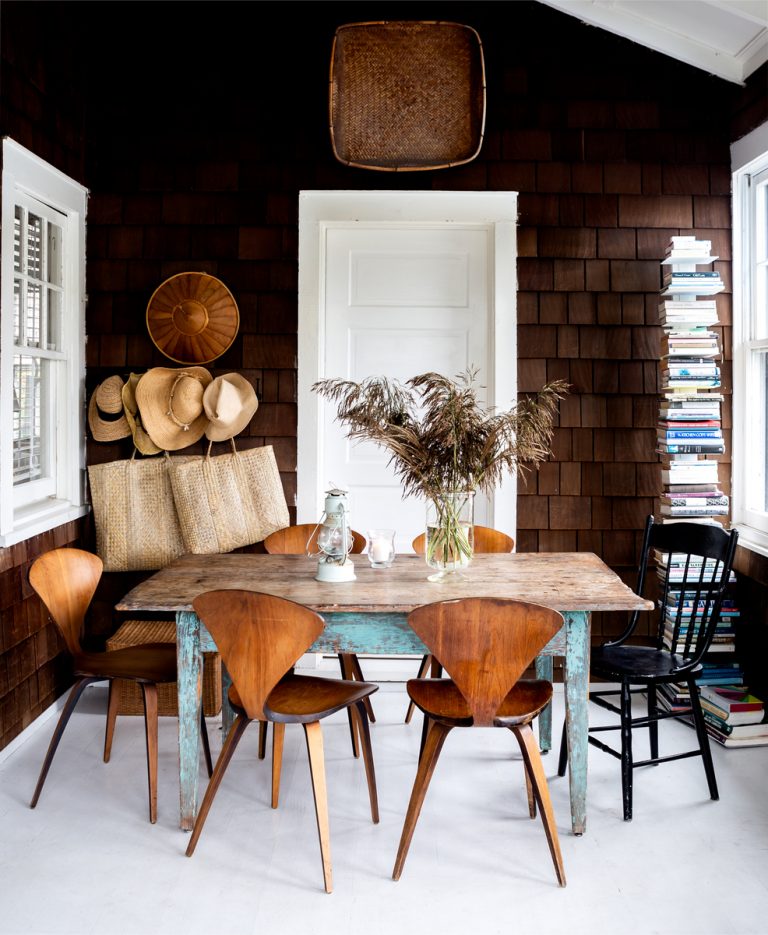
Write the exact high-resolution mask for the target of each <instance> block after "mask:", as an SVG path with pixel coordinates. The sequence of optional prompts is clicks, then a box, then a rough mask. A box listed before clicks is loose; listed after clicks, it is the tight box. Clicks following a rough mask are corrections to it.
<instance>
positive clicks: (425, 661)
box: [405, 526, 515, 724]
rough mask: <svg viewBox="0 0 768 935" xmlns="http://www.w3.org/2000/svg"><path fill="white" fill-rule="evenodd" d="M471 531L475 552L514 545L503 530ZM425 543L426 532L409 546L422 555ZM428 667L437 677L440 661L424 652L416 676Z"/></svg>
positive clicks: (408, 720) (409, 715)
mask: <svg viewBox="0 0 768 935" xmlns="http://www.w3.org/2000/svg"><path fill="white" fill-rule="evenodd" d="M472 532H473V537H474V539H473V541H474V550H475V552H478V553H483V552H511V551H512V549H514V547H515V540H514V539H513V538H512V536H508V535H507V534H506V533H505V532H499V530H498V529H492V528H491V527H490V526H474V527H473V530H472ZM425 543H426V533H421V535H419V536H416V538H415V539H414V540H413V542H412V543H411V548H412V549H413V551H414V552H415V553H416V554H417V555H423V554H424V552H425V551H426V544H425ZM430 669H431V670H432V675H433V676H435V677H437V676H438V675H440V663H439V662H437V661H436V660H435V659H434V658H433V657H432V655H431V654H430V653H426V655H424V656H422V659H421V665H420V666H419V671H418V674H417V676H416V677H417V678H420V679H421V678H424V677H425V676H426V674H427V672H429V671H430ZM414 707H415V706H414V704H413V702H412V701H411V702H410V703H409V705H408V710H407V711H406V713H405V723H406V724H410V723H411V718H412V717H413V712H414Z"/></svg>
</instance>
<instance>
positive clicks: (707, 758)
mask: <svg viewBox="0 0 768 935" xmlns="http://www.w3.org/2000/svg"><path fill="white" fill-rule="evenodd" d="M688 691H689V693H690V696H691V713H692V714H693V723H694V725H695V727H696V736H697V738H698V741H699V749H700V750H701V758H702V760H703V761H704V772H705V773H706V774H707V785H708V786H709V796H710V798H711V799H714V800H715V801H717V800H718V799H719V798H720V793H719V792H718V791H717V780H716V779H715V764H714V763H713V762H712V751H711V750H710V747H709V734H708V733H707V728H706V726H705V724H704V714H703V712H702V710H701V699H700V698H699V689H698V687H697V685H696V681H695V680H694V679H689V680H688Z"/></svg>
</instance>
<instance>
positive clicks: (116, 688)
mask: <svg viewBox="0 0 768 935" xmlns="http://www.w3.org/2000/svg"><path fill="white" fill-rule="evenodd" d="M119 702H120V682H119V680H118V679H110V680H109V697H108V699H107V729H106V731H105V733H104V762H105V763H109V758H110V756H112V740H113V739H114V736H115V725H116V724H117V708H118V705H119Z"/></svg>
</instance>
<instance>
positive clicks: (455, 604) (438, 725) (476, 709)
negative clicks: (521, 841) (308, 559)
mask: <svg viewBox="0 0 768 935" xmlns="http://www.w3.org/2000/svg"><path fill="white" fill-rule="evenodd" d="M408 623H409V624H410V626H411V627H412V628H413V630H414V631H415V633H416V634H417V636H419V638H420V639H421V640H422V641H423V642H424V643H425V645H426V646H427V647H428V648H429V650H430V651H431V652H432V653H434V654H435V656H436V657H437V658H438V659H440V661H441V662H442V664H443V665H444V667H445V669H446V671H447V673H448V675H449V676H450V677H449V678H439V679H431V678H418V679H411V680H410V681H409V682H408V684H407V688H408V694H409V696H410V697H411V698H412V699H413V701H414V702H415V704H416V706H417V707H418V708H419V709H420V710H421V711H423V713H424V716H425V719H427V721H428V724H429V728H428V731H427V738H426V743H425V746H424V750H423V752H422V754H421V756H420V757H419V765H418V769H417V772H416V779H415V781H414V784H413V791H412V793H411V799H410V802H409V804H408V811H407V813H406V816H405V823H404V825H403V832H402V836H401V838H400V846H399V848H398V851H397V858H396V860H395V867H394V871H393V874H392V876H393V878H394V879H395V880H398V879H400V875H401V873H402V871H403V866H404V864H405V859H406V856H407V854H408V850H409V848H410V845H411V840H412V838H413V833H414V830H415V828H416V822H417V821H418V818H419V814H420V812H421V807H422V804H423V802H424V798H425V796H426V793H427V788H428V786H429V783H430V780H431V778H432V775H433V773H434V770H435V766H436V765H437V759H438V757H439V755H440V751H441V750H442V747H443V744H444V742H445V739H446V737H447V736H448V734H449V733H450V732H451V730H453V728H454V727H504V728H507V729H508V730H510V731H512V733H513V734H514V735H515V737H516V739H517V742H518V743H519V744H520V749H521V751H522V754H523V762H524V766H525V778H526V788H527V792H528V811H529V814H530V816H531V818H535V817H536V807H537V805H538V808H539V810H540V811H541V818H542V822H543V824H544V831H545V833H546V836H547V841H548V843H549V850H550V854H551V856H552V861H553V863H554V865H555V874H556V876H557V880H558V883H559V884H560V886H565V871H564V869H563V859H562V856H561V854H560V843H559V840H558V836H557V826H556V824H555V819H554V814H553V811H552V803H551V801H550V797H549V788H548V786H547V779H546V776H545V775H544V768H543V766H542V762H541V755H540V754H539V747H538V744H537V743H536V739H535V737H534V734H533V730H532V728H531V722H532V721H533V719H534V718H535V717H536V715H537V714H539V712H540V711H541V710H542V709H543V708H544V707H545V706H546V705H547V704H548V703H549V701H550V699H551V698H552V683H551V682H549V681H546V680H543V679H535V680H523V679H521V676H522V675H523V673H524V672H525V670H526V669H527V668H528V666H529V665H530V663H531V662H532V661H533V660H534V658H535V657H536V655H537V654H538V653H539V651H540V650H541V649H542V648H543V647H544V646H545V645H546V644H547V642H548V641H549V640H550V639H551V638H552V637H553V636H554V635H555V633H557V632H558V630H559V629H560V628H561V627H562V626H563V617H562V615H561V614H559V613H558V612H557V611H556V610H552V609H551V608H549V607H544V606H542V605H541V604H532V603H527V602H525V601H516V600H509V599H501V598H490V597H486V598H482V597H468V598H463V599H459V600H446V601H438V602H436V603H434V604H426V605H424V606H422V607H417V608H416V609H415V610H413V611H411V613H410V614H409V615H408Z"/></svg>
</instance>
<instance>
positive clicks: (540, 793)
mask: <svg viewBox="0 0 768 935" xmlns="http://www.w3.org/2000/svg"><path fill="white" fill-rule="evenodd" d="M510 730H511V731H512V733H513V734H514V735H515V737H517V741H518V743H519V744H520V750H521V752H522V754H523V759H524V760H525V766H526V775H527V776H528V777H530V782H531V785H532V786H533V794H534V796H535V799H536V802H537V803H538V806H539V809H540V811H541V821H542V824H543V825H544V832H545V834H546V835H547V843H548V844H549V852H550V854H551V855H552V863H553V864H554V865H555V874H556V875H557V882H558V883H559V884H560V886H565V869H564V868H563V856H562V854H561V853H560V839H559V838H558V836H557V825H556V823H555V814H554V812H553V811H552V800H551V799H550V797H549V786H548V785H547V777H546V776H545V775H544V764H543V763H542V762H541V754H540V753H539V746H538V744H537V743H536V738H535V736H534V734H533V730H532V728H531V725H530V724H521V725H520V726H515V727H512V728H510Z"/></svg>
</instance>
